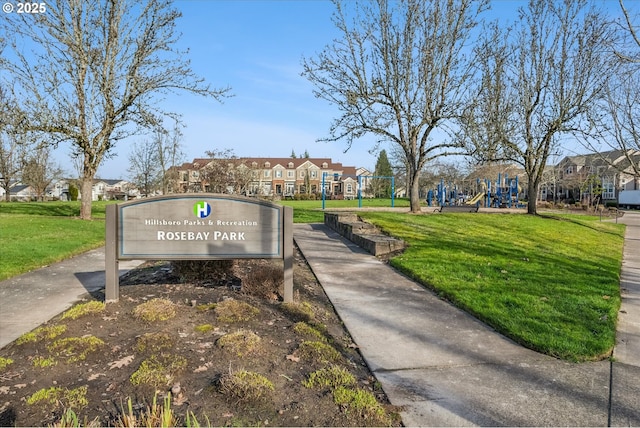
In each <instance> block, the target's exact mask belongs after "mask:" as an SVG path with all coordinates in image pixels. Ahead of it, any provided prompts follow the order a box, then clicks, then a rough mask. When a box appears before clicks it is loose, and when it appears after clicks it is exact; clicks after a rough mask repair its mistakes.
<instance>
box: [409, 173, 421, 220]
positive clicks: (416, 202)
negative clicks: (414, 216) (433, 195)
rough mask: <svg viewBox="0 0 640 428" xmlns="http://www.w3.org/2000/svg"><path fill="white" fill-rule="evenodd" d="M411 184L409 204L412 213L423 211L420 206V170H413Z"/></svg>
mask: <svg viewBox="0 0 640 428" xmlns="http://www.w3.org/2000/svg"><path fill="white" fill-rule="evenodd" d="M411 177H412V178H411V185H410V190H409V204H410V207H411V212H412V213H419V212H421V208H420V171H411Z"/></svg>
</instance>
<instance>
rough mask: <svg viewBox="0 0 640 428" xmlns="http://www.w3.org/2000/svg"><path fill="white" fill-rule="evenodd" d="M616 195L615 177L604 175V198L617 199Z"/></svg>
mask: <svg viewBox="0 0 640 428" xmlns="http://www.w3.org/2000/svg"><path fill="white" fill-rule="evenodd" d="M615 197H616V193H615V185H614V180H613V177H602V199H615Z"/></svg>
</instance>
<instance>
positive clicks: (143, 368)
mask: <svg viewBox="0 0 640 428" xmlns="http://www.w3.org/2000/svg"><path fill="white" fill-rule="evenodd" d="M186 367H187V360H186V358H184V357H180V356H177V355H165V354H163V355H161V356H156V355H152V356H151V357H150V358H148V359H146V360H144V361H143V362H142V363H140V367H138V370H136V371H135V372H134V373H133V374H132V375H131V377H130V379H129V380H130V381H131V383H132V384H134V385H141V384H144V385H151V386H153V387H155V388H158V389H159V388H162V387H165V386H167V385H170V384H172V383H173V378H174V376H175V375H176V374H177V373H179V372H181V371H182V370H184V369H185V368H186Z"/></svg>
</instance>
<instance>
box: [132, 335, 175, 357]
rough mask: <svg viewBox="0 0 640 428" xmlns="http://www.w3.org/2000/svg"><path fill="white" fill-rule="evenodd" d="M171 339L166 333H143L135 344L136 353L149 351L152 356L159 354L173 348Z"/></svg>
mask: <svg viewBox="0 0 640 428" xmlns="http://www.w3.org/2000/svg"><path fill="white" fill-rule="evenodd" d="M174 345H175V344H174V340H173V338H172V337H171V336H170V335H169V334H167V333H145V334H143V335H142V336H140V337H139V338H138V340H137V342H136V349H137V350H138V352H145V351H149V352H151V353H153V354H157V353H160V352H162V351H164V350H167V349H172V348H173V347H174Z"/></svg>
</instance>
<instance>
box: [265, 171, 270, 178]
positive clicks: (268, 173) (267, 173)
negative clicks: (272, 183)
mask: <svg viewBox="0 0 640 428" xmlns="http://www.w3.org/2000/svg"><path fill="white" fill-rule="evenodd" d="M269 177H271V170H269V169H265V170H264V178H269Z"/></svg>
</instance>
